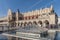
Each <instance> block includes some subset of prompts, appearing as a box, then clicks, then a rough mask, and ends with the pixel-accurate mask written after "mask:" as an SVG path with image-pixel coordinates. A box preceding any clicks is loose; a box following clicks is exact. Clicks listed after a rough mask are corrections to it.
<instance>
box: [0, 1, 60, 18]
mask: <svg viewBox="0 0 60 40" xmlns="http://www.w3.org/2000/svg"><path fill="white" fill-rule="evenodd" d="M51 4H52V5H53V7H54V10H55V12H56V13H57V15H58V16H60V0H0V17H3V16H6V15H7V11H8V9H11V10H12V11H13V12H14V11H15V12H16V11H17V9H19V10H20V12H28V11H32V10H36V9H41V8H45V7H50V5H51Z"/></svg>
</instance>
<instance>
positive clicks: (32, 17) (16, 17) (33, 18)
mask: <svg viewBox="0 0 60 40" xmlns="http://www.w3.org/2000/svg"><path fill="white" fill-rule="evenodd" d="M57 22H58V16H57V14H56V13H55V12H54V10H53V6H52V5H51V7H50V8H44V9H40V10H35V11H31V12H26V13H20V12H19V10H18V11H17V12H12V11H11V9H9V10H8V15H7V16H6V17H5V18H2V19H0V26H1V25H4V24H5V25H6V26H15V27H16V26H20V27H23V26H27V25H32V24H36V25H39V26H41V27H48V26H55V25H56V24H57Z"/></svg>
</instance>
